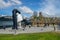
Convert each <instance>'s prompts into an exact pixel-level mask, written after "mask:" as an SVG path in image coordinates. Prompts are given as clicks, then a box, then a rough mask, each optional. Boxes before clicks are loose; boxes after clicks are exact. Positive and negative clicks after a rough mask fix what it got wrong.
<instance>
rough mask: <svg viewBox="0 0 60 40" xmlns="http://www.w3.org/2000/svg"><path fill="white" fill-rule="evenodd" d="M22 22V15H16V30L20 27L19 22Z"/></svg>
mask: <svg viewBox="0 0 60 40" xmlns="http://www.w3.org/2000/svg"><path fill="white" fill-rule="evenodd" d="M22 20H23V18H22V15H21V14H18V13H17V24H18V25H19V26H18V28H22V27H21V21H22Z"/></svg>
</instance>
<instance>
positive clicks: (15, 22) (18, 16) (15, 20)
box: [12, 9, 22, 29]
mask: <svg viewBox="0 0 60 40" xmlns="http://www.w3.org/2000/svg"><path fill="white" fill-rule="evenodd" d="M12 13H13V15H12V17H13V27H12V29H18V27H17V25H18V22H20V23H19V24H20V25H21V21H22V16H21V13H20V12H19V11H18V10H17V9H13V11H12Z"/></svg>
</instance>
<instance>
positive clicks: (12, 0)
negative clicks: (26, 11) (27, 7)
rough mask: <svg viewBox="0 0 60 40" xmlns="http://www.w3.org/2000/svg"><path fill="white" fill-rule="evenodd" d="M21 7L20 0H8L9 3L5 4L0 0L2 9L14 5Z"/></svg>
mask: <svg viewBox="0 0 60 40" xmlns="http://www.w3.org/2000/svg"><path fill="white" fill-rule="evenodd" d="M18 4H19V5H21V4H22V2H21V1H19V0H8V2H5V1H4V0H0V8H5V7H9V6H12V5H18Z"/></svg>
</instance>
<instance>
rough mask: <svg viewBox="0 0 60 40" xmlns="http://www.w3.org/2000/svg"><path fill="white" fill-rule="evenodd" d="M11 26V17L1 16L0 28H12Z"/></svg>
mask: <svg viewBox="0 0 60 40" xmlns="http://www.w3.org/2000/svg"><path fill="white" fill-rule="evenodd" d="M12 26H13V22H12V16H1V17H0V28H3V27H12Z"/></svg>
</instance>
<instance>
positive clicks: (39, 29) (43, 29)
mask: <svg viewBox="0 0 60 40" xmlns="http://www.w3.org/2000/svg"><path fill="white" fill-rule="evenodd" d="M55 28H56V31H60V28H59V26H58V25H55ZM51 31H54V27H53V25H50V26H46V27H31V28H29V27H28V26H27V27H26V28H25V29H24V30H23V28H19V29H18V30H12V28H6V29H5V30H4V29H0V34H14V33H16V34H19V33H38V32H51Z"/></svg>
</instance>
